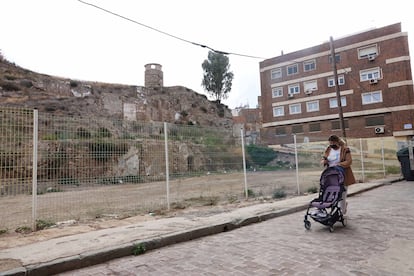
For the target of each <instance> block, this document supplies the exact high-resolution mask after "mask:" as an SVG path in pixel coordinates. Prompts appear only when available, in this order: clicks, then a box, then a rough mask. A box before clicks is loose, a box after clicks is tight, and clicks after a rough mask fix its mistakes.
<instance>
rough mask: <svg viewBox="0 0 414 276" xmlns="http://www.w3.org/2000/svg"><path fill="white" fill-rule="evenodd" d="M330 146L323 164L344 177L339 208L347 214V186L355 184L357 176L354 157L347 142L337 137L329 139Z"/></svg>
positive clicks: (324, 156)
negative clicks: (353, 168)
mask: <svg viewBox="0 0 414 276" xmlns="http://www.w3.org/2000/svg"><path fill="white" fill-rule="evenodd" d="M328 141H329V146H328V147H327V149H326V150H325V152H324V155H323V158H322V160H321V164H322V165H324V166H328V167H334V168H335V169H336V170H338V171H340V172H341V173H342V174H343V175H344V191H343V193H342V200H341V201H340V202H339V208H340V209H341V211H342V213H343V214H344V215H345V214H346V209H347V202H346V195H347V186H349V185H351V184H354V183H355V176H354V173H353V172H352V169H351V165H352V155H351V151H350V149H349V147H347V146H346V144H345V142H344V141H343V140H342V139H340V138H339V137H338V136H336V135H331V136H329V138H328Z"/></svg>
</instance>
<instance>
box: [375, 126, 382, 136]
mask: <svg viewBox="0 0 414 276" xmlns="http://www.w3.org/2000/svg"><path fill="white" fill-rule="evenodd" d="M374 131H375V134H381V133H384V127H376V128H375V129H374Z"/></svg>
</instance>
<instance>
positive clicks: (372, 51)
mask: <svg viewBox="0 0 414 276" xmlns="http://www.w3.org/2000/svg"><path fill="white" fill-rule="evenodd" d="M377 55H378V47H377V45H376V44H375V45H370V46H367V47H363V48H359V49H358V58H359V59H363V58H369V57H376V56H377Z"/></svg>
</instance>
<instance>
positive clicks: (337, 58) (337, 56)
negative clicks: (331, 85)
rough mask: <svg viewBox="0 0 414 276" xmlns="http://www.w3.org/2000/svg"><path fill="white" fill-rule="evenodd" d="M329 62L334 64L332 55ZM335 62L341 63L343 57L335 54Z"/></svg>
mask: <svg viewBox="0 0 414 276" xmlns="http://www.w3.org/2000/svg"><path fill="white" fill-rule="evenodd" d="M328 61H329V63H332V55H329V58H328ZM335 61H336V63H339V62H341V56H340V55H339V54H335Z"/></svg>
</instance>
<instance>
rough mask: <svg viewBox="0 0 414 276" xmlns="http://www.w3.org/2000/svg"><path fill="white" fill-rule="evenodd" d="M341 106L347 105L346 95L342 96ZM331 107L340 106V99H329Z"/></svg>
mask: <svg viewBox="0 0 414 276" xmlns="http://www.w3.org/2000/svg"><path fill="white" fill-rule="evenodd" d="M341 106H346V97H341ZM329 107H330V108H337V107H338V101H337V100H336V98H331V99H329Z"/></svg>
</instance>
